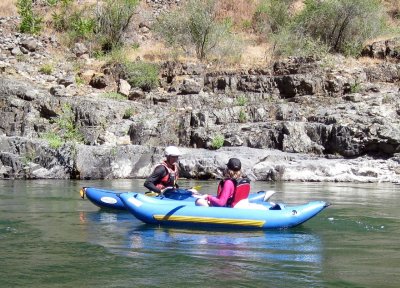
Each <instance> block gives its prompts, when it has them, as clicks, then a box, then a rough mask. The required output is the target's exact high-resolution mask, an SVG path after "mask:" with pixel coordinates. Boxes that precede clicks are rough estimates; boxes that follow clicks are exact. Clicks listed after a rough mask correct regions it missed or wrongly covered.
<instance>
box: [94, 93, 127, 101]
mask: <svg viewBox="0 0 400 288" xmlns="http://www.w3.org/2000/svg"><path fill="white" fill-rule="evenodd" d="M100 96H101V97H104V98H108V99H113V100H126V99H127V98H126V96H124V95H122V94H119V93H118V92H106V93H103V94H101V95H100Z"/></svg>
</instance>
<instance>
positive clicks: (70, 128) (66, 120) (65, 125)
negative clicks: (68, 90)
mask: <svg viewBox="0 0 400 288" xmlns="http://www.w3.org/2000/svg"><path fill="white" fill-rule="evenodd" d="M55 122H56V123H57V124H58V127H59V128H60V134H61V135H62V138H63V139H64V140H66V141H74V142H83V135H82V133H81V132H80V131H79V129H78V128H77V127H76V124H75V114H74V112H73V110H72V107H71V105H69V104H65V105H63V107H62V113H61V114H60V115H59V116H58V117H57V119H56V121H55Z"/></svg>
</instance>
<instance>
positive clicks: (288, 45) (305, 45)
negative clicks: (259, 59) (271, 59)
mask: <svg viewBox="0 0 400 288" xmlns="http://www.w3.org/2000/svg"><path fill="white" fill-rule="evenodd" d="M271 39H272V41H273V43H274V50H273V54H274V56H277V57H280V56H283V57H288V56H311V55H312V56H317V57H324V56H325V55H327V54H328V53H329V47H328V46H327V45H326V44H325V43H323V42H322V41H319V40H318V39H314V38H312V37H311V36H308V35H305V34H302V33H299V32H297V31H294V30H293V29H291V27H286V28H284V29H281V30H280V31H279V32H278V33H277V34H273V35H272V36H271Z"/></svg>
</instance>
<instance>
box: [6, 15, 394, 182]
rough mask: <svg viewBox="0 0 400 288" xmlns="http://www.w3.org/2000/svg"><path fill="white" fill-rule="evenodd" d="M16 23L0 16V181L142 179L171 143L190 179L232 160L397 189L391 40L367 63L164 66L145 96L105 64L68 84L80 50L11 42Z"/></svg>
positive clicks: (289, 175) (258, 171) (19, 38)
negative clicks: (47, 68)
mask: <svg viewBox="0 0 400 288" xmlns="http://www.w3.org/2000/svg"><path fill="white" fill-rule="evenodd" d="M18 21H19V19H18V18H17V17H9V18H2V19H0V25H1V26H0V178H3V179H10V178H11V179H13V178H29V179H30V178H32V179H35V178H78V179H97V178H107V179H110V178H142V177H145V176H146V175H148V173H150V171H151V169H152V167H154V165H155V164H156V163H157V162H159V161H160V159H161V158H162V148H163V147H164V146H165V145H178V146H180V147H182V149H183V151H184V152H185V154H184V155H183V156H182V157H181V158H182V159H181V160H180V165H181V170H182V175H183V176H184V177H188V178H199V179H210V178H215V177H218V175H220V173H221V169H223V168H224V164H225V163H226V162H227V159H228V158H229V157H232V156H236V157H238V158H240V159H242V161H243V164H244V165H243V166H244V170H245V172H246V173H247V174H248V175H249V176H250V177H251V178H253V179H255V180H274V181H277V180H288V181H363V182H367V181H369V182H375V181H390V182H400V163H399V162H400V154H399V151H400V136H399V135H400V133H399V132H400V125H399V124H400V116H399V115H400V99H399V97H400V91H399V78H400V64H399V63H398V60H399V55H400V53H399V51H400V50H399V43H400V41H399V39H392V40H391V41H383V42H377V43H374V44H372V45H369V46H367V47H366V48H365V49H364V51H365V53H364V54H365V56H366V57H371V58H373V59H376V58H379V60H374V61H372V60H371V61H356V60H353V61H349V60H348V59H345V58H341V57H339V56H337V57H334V58H333V59H331V60H330V62H329V61H326V60H321V59H315V58H312V57H309V58H291V59H286V60H282V61H278V62H276V63H274V64H273V65H268V66H265V67H253V68H247V69H243V68H242V69H236V70H232V69H230V70H221V69H218V70H216V69H213V68H212V67H208V66H206V65H202V64H196V63H178V62H165V63H162V64H161V73H160V75H159V79H160V83H159V87H158V88H157V89H153V90H151V91H142V90H138V89H137V88H135V87H130V86H129V84H127V83H126V81H124V79H121V78H120V77H119V76H118V75H119V74H118V73H117V72H116V71H115V69H114V67H103V68H102V70H101V71H92V70H82V69H81V70H80V71H79V73H78V74H79V77H80V78H79V79H83V80H84V81H77V77H76V68H75V67H74V63H75V64H76V63H80V61H83V62H85V63H90V62H91V61H93V59H90V58H89V57H87V55H86V54H85V49H84V47H81V46H79V45H76V46H75V47H74V49H71V50H68V49H65V50H62V49H64V48H62V47H61V46H60V44H59V43H58V41H57V39H56V37H54V36H50V37H48V36H40V37H39V36H38V37H36V36H28V35H24V34H20V33H17V32H15V27H16V25H17V23H18ZM53 50H57V51H58V54H54V53H53V52H52V51H53ZM60 50H61V51H62V53H61V55H60V53H59V51H60ZM49 59H52V60H53V61H55V63H57V64H56V65H54V67H53V69H52V71H51V73H43V71H41V70H43V67H44V65H45V64H46V63H47V62H48V61H49ZM77 82H79V83H77ZM113 89H114V90H117V91H119V94H121V95H126V97H124V98H118V97H117V98H116V97H110V95H111V96H115V93H110V91H112V90H113ZM51 133H53V134H52V135H54V134H55V135H57V134H60V135H61V134H62V135H64V136H63V137H64V138H63V139H64V140H65V141H64V142H65V143H64V142H63V143H62V144H61V145H54V143H52V142H51V139H50V138H49V137H48V136H49V135H50V134H51ZM68 133H69V134H68ZM66 135H67V136H66ZM68 135H69V136H68ZM217 140H219V144H218V145H217V144H216V141H217ZM221 145H223V147H222V148H219V149H217V148H218V147H219V146H221Z"/></svg>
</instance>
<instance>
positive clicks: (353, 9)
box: [294, 0, 386, 55]
mask: <svg viewBox="0 0 400 288" xmlns="http://www.w3.org/2000/svg"><path fill="white" fill-rule="evenodd" d="M385 15H386V14H385V12H384V9H383V5H382V3H381V1H379V0H330V1H318V0H307V1H305V9H304V10H303V11H302V13H300V14H299V15H298V17H296V19H295V25H294V27H295V30H296V31H297V32H298V33H301V34H302V35H308V36H310V37H312V38H313V39H314V40H320V41H322V42H323V43H325V44H326V45H327V46H328V47H329V48H330V50H331V51H332V52H339V53H343V54H345V55H357V54H359V52H360V51H361V49H362V45H363V44H364V42H365V40H367V39H370V38H373V37H376V36H378V35H379V34H380V33H382V32H383V31H384V29H385V19H386V18H385Z"/></svg>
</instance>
